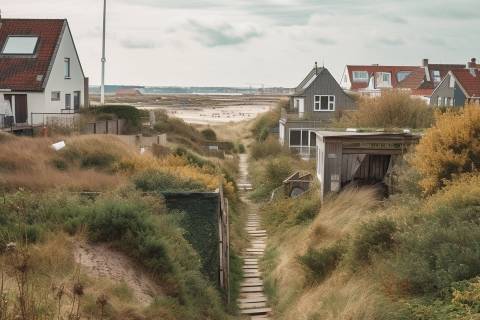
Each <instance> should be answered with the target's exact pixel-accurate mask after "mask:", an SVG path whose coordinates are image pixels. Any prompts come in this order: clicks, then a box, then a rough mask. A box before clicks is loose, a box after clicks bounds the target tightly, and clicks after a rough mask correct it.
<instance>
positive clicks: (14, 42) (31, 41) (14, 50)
mask: <svg viewBox="0 0 480 320" xmlns="http://www.w3.org/2000/svg"><path fill="white" fill-rule="evenodd" d="M37 41H38V37H14V36H9V37H8V38H7V43H6V44H5V47H4V48H3V51H2V53H3V54H33V53H34V52H35V47H36V46H37Z"/></svg>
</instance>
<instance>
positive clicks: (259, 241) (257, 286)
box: [237, 155, 272, 319]
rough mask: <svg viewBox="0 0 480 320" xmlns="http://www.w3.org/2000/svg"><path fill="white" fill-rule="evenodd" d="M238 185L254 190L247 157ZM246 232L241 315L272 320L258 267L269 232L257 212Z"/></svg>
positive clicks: (241, 287) (240, 302)
mask: <svg viewBox="0 0 480 320" xmlns="http://www.w3.org/2000/svg"><path fill="white" fill-rule="evenodd" d="M237 185H239V186H244V188H240V189H241V190H242V191H244V192H246V191H249V190H252V185H251V183H250V182H249V181H248V164H247V155H240V178H239V183H238V184H237ZM247 201H248V200H247ZM245 230H246V232H247V233H248V236H249V239H250V246H249V247H248V248H247V249H246V250H245V252H244V254H243V273H244V279H243V281H242V283H241V285H240V297H239V299H238V306H239V309H240V314H241V315H243V316H248V317H250V319H271V318H270V314H271V312H272V309H271V308H269V307H268V300H267V297H266V296H265V292H264V287H263V277H262V273H261V272H260V269H259V266H258V264H259V260H261V259H262V258H263V255H264V252H265V247H266V241H267V232H266V230H262V229H261V228H260V217H259V216H258V213H257V212H256V211H255V212H250V213H249V214H248V220H247V225H246V227H245Z"/></svg>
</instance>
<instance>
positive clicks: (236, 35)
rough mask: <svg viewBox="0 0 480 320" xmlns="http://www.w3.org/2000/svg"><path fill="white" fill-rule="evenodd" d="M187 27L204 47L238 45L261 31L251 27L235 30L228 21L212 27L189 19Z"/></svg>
mask: <svg viewBox="0 0 480 320" xmlns="http://www.w3.org/2000/svg"><path fill="white" fill-rule="evenodd" d="M188 28H189V29H190V30H192V31H193V32H194V33H195V35H196V37H195V38H196V39H197V40H198V41H199V42H200V43H201V44H203V45H204V46H206V47H221V46H232V45H238V44H242V43H245V42H247V41H249V40H250V39H253V38H258V37H260V36H261V35H262V33H261V32H259V31H257V30H255V29H253V28H252V29H250V30H247V31H240V30H235V28H234V27H233V26H232V25H231V24H228V23H224V24H222V25H219V26H217V27H212V26H207V25H204V24H202V23H199V22H197V21H194V20H190V21H189V23H188Z"/></svg>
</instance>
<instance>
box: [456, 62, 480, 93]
mask: <svg viewBox="0 0 480 320" xmlns="http://www.w3.org/2000/svg"><path fill="white" fill-rule="evenodd" d="M452 73H453V75H454V76H455V78H457V81H458V82H459V83H460V85H461V86H462V88H463V89H465V91H466V92H467V94H468V96H469V97H480V72H479V71H476V73H477V75H476V76H473V75H472V74H471V73H470V70H468V69H456V70H452Z"/></svg>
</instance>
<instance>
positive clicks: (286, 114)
mask: <svg viewBox="0 0 480 320" xmlns="http://www.w3.org/2000/svg"><path fill="white" fill-rule="evenodd" d="M324 117H325V113H324V112H319V111H317V112H299V111H298V110H290V109H288V110H287V109H282V111H281V113H280V118H281V119H285V120H305V121H314V122H318V123H328V121H329V120H328V119H325V118H324Z"/></svg>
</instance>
